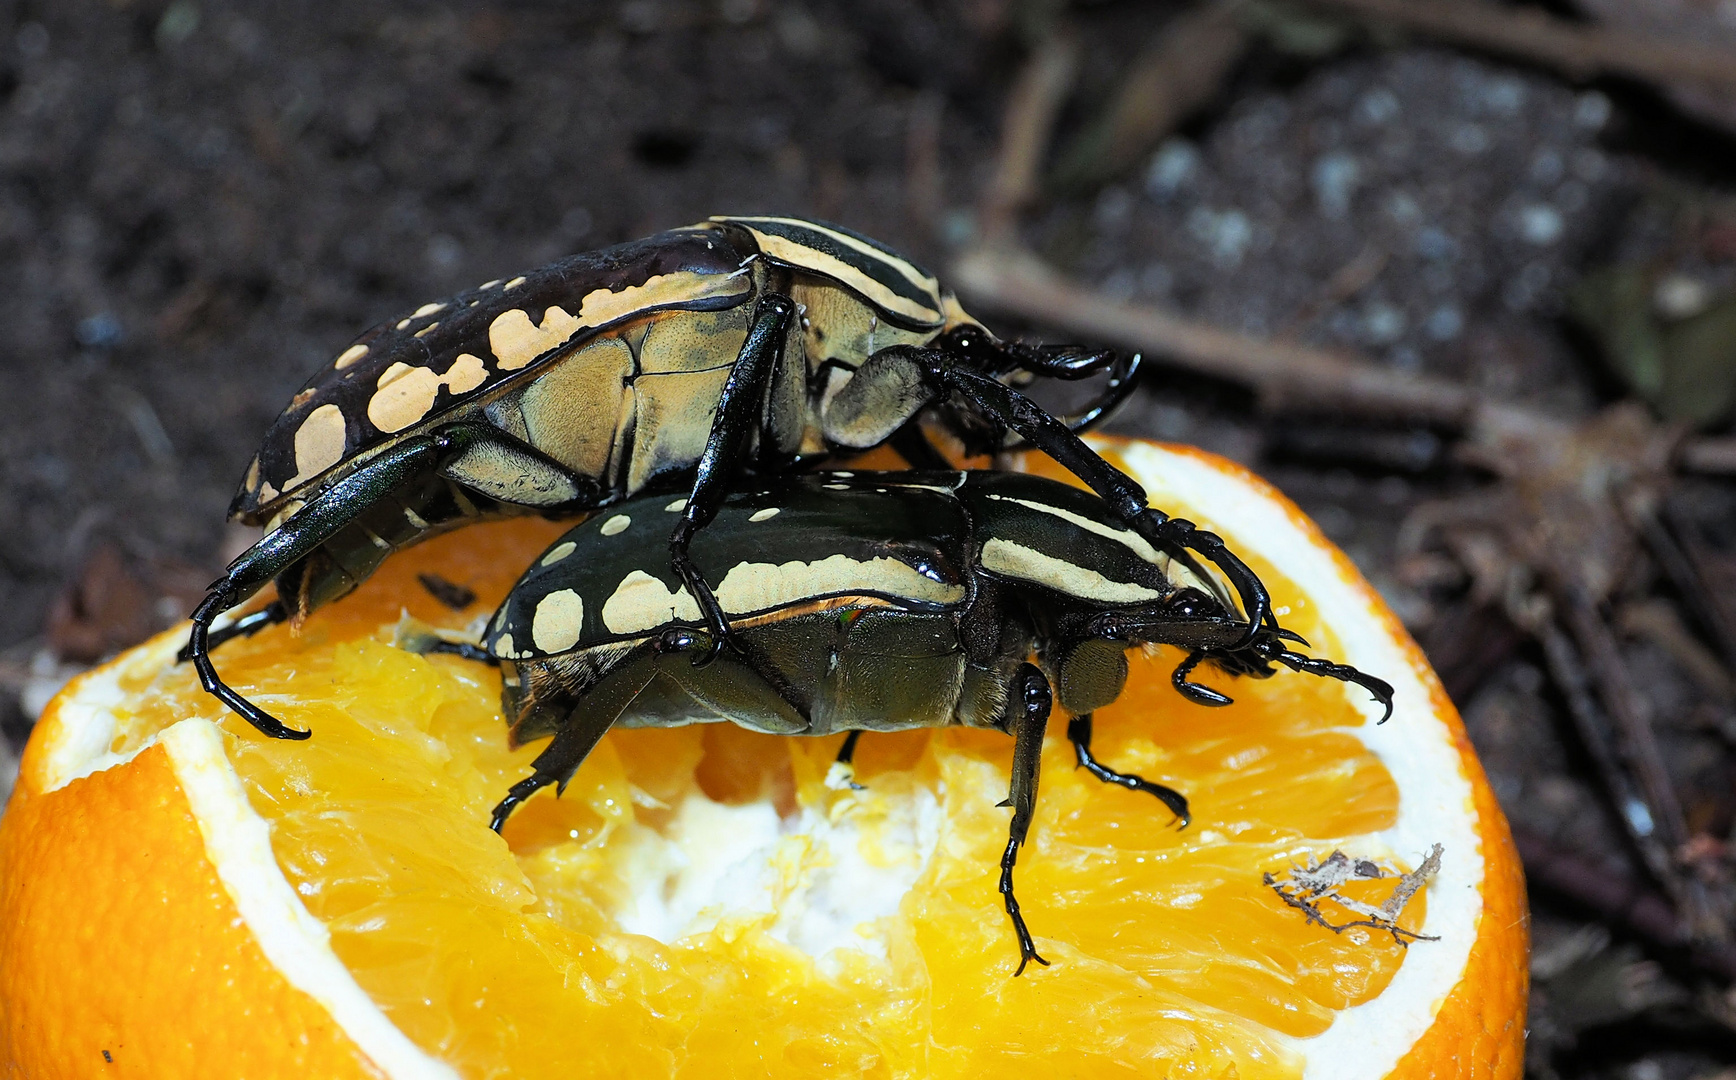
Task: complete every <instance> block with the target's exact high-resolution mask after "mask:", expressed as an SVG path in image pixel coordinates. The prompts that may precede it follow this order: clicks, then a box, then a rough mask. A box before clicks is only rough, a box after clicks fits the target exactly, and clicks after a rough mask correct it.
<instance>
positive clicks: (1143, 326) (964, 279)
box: [951, 234, 1736, 473]
mask: <svg viewBox="0 0 1736 1080" xmlns="http://www.w3.org/2000/svg"><path fill="white" fill-rule="evenodd" d="M951 273H952V280H953V281H954V282H955V283H956V284H957V286H958V288H959V289H960V291H962V292H964V293H966V294H967V296H968V298H969V299H970V300H972V301H973V302H974V303H976V304H979V305H981V306H983V307H986V308H994V309H997V310H1000V311H1003V312H1007V313H1009V314H1016V315H1019V316H1021V317H1023V318H1027V319H1030V320H1032V321H1035V322H1041V323H1044V324H1047V325H1049V326H1053V327H1055V328H1057V329H1061V330H1066V331H1068V332H1070V333H1072V334H1075V335H1077V336H1079V337H1081V338H1083V339H1085V340H1088V341H1101V342H1105V343H1108V344H1114V345H1120V346H1122V347H1123V348H1128V349H1138V350H1141V351H1143V352H1146V353H1149V354H1152V355H1154V356H1157V357H1161V358H1163V360H1164V361H1165V362H1167V363H1168V364H1170V365H1171V366H1173V367H1178V368H1181V369H1183V370H1187V371H1192V372H1195V373H1197V374H1200V375H1206V376H1209V377H1211V378H1215V379H1224V380H1227V381H1229V382H1235V383H1240V384H1241V385H1243V386H1246V387H1249V388H1250V389H1252V390H1253V391H1254V392H1255V393H1256V394H1258V395H1259V399H1260V404H1261V406H1262V407H1263V408H1265V409H1267V410H1270V411H1281V410H1284V409H1297V410H1306V409H1311V408H1312V409H1327V410H1331V411H1333V412H1338V413H1350V414H1358V415H1363V416H1369V417H1374V418H1380V419H1389V420H1400V421H1404V422H1408V423H1415V424H1426V425H1430V426H1435V427H1444V428H1450V429H1456V430H1459V431H1462V432H1465V433H1466V434H1467V435H1469V436H1470V437H1471V439H1472V441H1474V442H1479V443H1483V444H1486V445H1488V446H1491V447H1496V446H1501V445H1503V444H1504V443H1506V442H1508V441H1510V440H1511V439H1512V438H1514V437H1515V436H1517V437H1520V438H1534V437H1535V436H1536V434H1537V433H1539V432H1545V431H1548V430H1549V429H1564V428H1565V425H1563V424H1561V423H1560V422H1559V421H1556V420H1554V419H1552V418H1550V417H1547V416H1545V415H1543V414H1542V413H1538V412H1535V411H1533V410H1530V409H1525V408H1522V407H1520V406H1516V405H1510V404H1507V403H1504V402H1499V401H1491V400H1489V399H1488V398H1487V397H1485V396H1483V395H1482V394H1481V393H1479V392H1478V391H1476V390H1473V389H1471V388H1470V387H1466V386H1462V385H1460V384H1458V383H1454V382H1449V381H1447V380H1445V379H1435V378H1430V377H1429V376H1426V375H1414V374H1407V373H1403V372H1399V371H1393V370H1389V369H1386V368H1380V367H1376V366H1374V365H1373V364H1370V363H1368V362H1367V361H1365V360H1363V359H1361V358H1360V357H1358V356H1356V355H1354V354H1352V353H1347V352H1342V351H1338V350H1333V349H1322V348H1318V347H1315V346H1311V345H1302V344H1299V343H1296V342H1292V341H1274V340H1271V339H1269V338H1261V337H1254V336H1252V335H1248V334H1241V333H1237V332H1235V331H1232V330H1224V329H1222V328H1220V327H1216V326H1212V325H1210V324H1209V323H1204V322H1200V321H1198V320H1195V319H1189V318H1186V317H1185V316H1182V315H1178V314H1175V313H1173V312H1169V311H1165V310H1163V309H1161V308H1158V307H1155V306H1150V305H1136V304H1130V303H1126V302H1123V301H1120V300H1113V299H1110V298H1109V297H1106V296H1104V295H1102V294H1101V293H1098V292H1096V291H1094V290H1092V289H1090V288H1088V287H1086V286H1084V285H1081V284H1079V283H1077V282H1074V281H1071V280H1069V279H1068V278H1066V277H1065V276H1063V275H1062V274H1061V273H1060V272H1058V271H1056V270H1055V269H1054V268H1053V267H1051V266H1049V265H1048V264H1046V263H1044V262H1043V261H1042V260H1041V259H1040V258H1038V257H1037V255H1036V254H1034V253H1033V252H1031V251H1030V250H1029V249H1028V248H1025V247H1022V246H1019V245H1016V244H1014V243H1011V242H1009V241H1008V240H1007V239H1006V237H1005V235H1004V234H1003V236H1002V238H1001V239H1000V240H999V241H998V242H996V241H994V240H993V239H992V238H991V239H990V240H988V241H987V242H985V243H982V244H978V245H977V246H975V247H972V248H968V249H966V250H965V251H964V252H962V253H961V254H960V255H959V256H958V258H957V259H955V260H954V262H953V264H952V267H951ZM1725 442H1733V443H1736V440H1729V439H1711V438H1707V439H1687V440H1684V441H1683V442H1682V443H1681V444H1680V446H1679V448H1678V450H1677V458H1678V460H1681V459H1686V458H1691V459H1692V460H1693V461H1694V462H1695V463H1696V464H1697V466H1698V467H1699V469H1700V471H1702V472H1720V471H1728V472H1730V473H1736V447H1733V448H1732V449H1731V451H1730V452H1729V453H1728V454H1725V453H1724V450H1723V447H1722V446H1721V444H1722V443H1725Z"/></svg>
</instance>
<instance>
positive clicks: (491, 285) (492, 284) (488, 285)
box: [476, 278, 500, 292]
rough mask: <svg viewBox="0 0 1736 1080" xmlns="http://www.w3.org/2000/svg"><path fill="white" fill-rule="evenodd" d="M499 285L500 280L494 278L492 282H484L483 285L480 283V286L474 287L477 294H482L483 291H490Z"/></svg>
mask: <svg viewBox="0 0 1736 1080" xmlns="http://www.w3.org/2000/svg"><path fill="white" fill-rule="evenodd" d="M499 284H500V279H499V278H495V279H494V280H493V281H485V282H483V283H482V284H480V285H478V286H477V287H476V291H477V292H483V291H485V290H487V289H492V288H494V287H495V286H496V285H499Z"/></svg>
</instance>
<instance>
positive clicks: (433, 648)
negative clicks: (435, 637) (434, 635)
mask: <svg viewBox="0 0 1736 1080" xmlns="http://www.w3.org/2000/svg"><path fill="white" fill-rule="evenodd" d="M434 653H445V654H446V655H448V656H456V657H459V658H460V659H464V660H472V661H475V662H476V663H478V664H487V665H488V666H489V667H499V666H500V657H498V656H496V655H494V654H493V653H491V652H489V651H488V650H486V649H484V648H483V647H482V646H480V645H472V644H471V643H470V642H468V641H436V642H434V643H433V644H431V645H429V646H428V648H427V650H426V651H424V652H423V653H422V655H423V656H429V655H432V654H434Z"/></svg>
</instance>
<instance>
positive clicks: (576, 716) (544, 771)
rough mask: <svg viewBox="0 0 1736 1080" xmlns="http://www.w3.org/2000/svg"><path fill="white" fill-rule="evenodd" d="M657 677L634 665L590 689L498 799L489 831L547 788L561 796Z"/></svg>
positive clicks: (653, 671)
mask: <svg viewBox="0 0 1736 1080" xmlns="http://www.w3.org/2000/svg"><path fill="white" fill-rule="evenodd" d="M656 677H657V669H656V668H655V667H653V666H651V665H649V664H643V665H635V666H633V667H630V668H627V669H625V670H624V671H622V672H621V675H620V677H618V678H614V679H604V680H603V681H602V682H600V683H598V684H597V685H596V686H594V687H592V688H591V689H590V691H589V692H588V693H586V694H585V696H584V697H582V698H580V699H579V701H578V703H577V704H575V705H574V706H573V711H572V712H570V713H568V714H567V719H566V722H565V723H563V724H562V725H561V727H560V730H559V731H557V732H556V733H555V737H554V741H553V742H551V743H549V744H548V745H547V746H545V747H543V751H542V753H540V754H538V755H537V756H536V760H534V761H532V762H531V763H530V767H531V774H530V775H529V776H527V777H525V778H524V779H523V780H520V781H519V782H518V783H516V784H514V785H512V787H510V788H508V789H507V791H506V798H504V799H502V800H500V802H499V803H498V804H497V805H496V806H495V808H494V811H493V813H492V814H491V815H490V817H489V822H488V827H489V828H491V829H493V830H494V831H495V832H499V831H500V830H501V828H502V827H503V826H504V825H505V824H506V819H507V818H508V817H510V816H511V815H512V812H513V810H515V809H517V807H518V805H519V804H520V803H522V802H524V801H525V800H526V799H528V798H530V797H531V796H532V795H535V794H536V793H537V792H538V791H540V790H541V789H543V788H545V787H548V786H549V785H550V784H554V785H555V794H557V795H559V794H561V793H563V792H565V791H566V790H567V784H568V782H569V781H571V780H572V778H573V774H574V773H575V772H578V771H579V766H580V765H583V764H584V763H585V759H586V758H587V757H589V756H590V755H591V750H592V749H593V748H595V747H596V745H597V741H598V740H599V739H601V738H602V737H603V736H604V735H605V734H607V733H608V730H609V729H610V728H611V727H614V726H615V721H616V720H618V719H620V717H621V714H622V713H623V712H626V711H627V706H629V705H631V704H633V700H634V699H635V698H637V697H638V696H639V695H640V694H642V693H644V692H645V688H646V687H647V686H649V685H651V680H652V679H654V678H656Z"/></svg>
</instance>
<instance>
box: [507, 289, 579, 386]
mask: <svg viewBox="0 0 1736 1080" xmlns="http://www.w3.org/2000/svg"><path fill="white" fill-rule="evenodd" d="M579 326H580V322H579V320H578V319H577V318H575V317H574V316H572V315H568V314H567V312H566V309H564V308H562V307H561V306H560V305H558V304H554V305H550V307H549V309H548V310H547V311H545V312H543V320H542V325H541V326H537V325H536V324H535V323H533V322H531V321H530V314H529V313H528V312H526V311H525V310H524V309H522V308H513V309H512V310H511V311H505V312H502V313H501V314H500V315H498V316H497V317H496V318H495V320H494V322H492V323H490V324H489V326H488V347H489V348H490V349H492V350H494V356H495V359H496V360H498V361H499V362H500V369H501V370H502V371H517V370H518V369H519V368H521V367H524V366H525V365H526V364H528V363H530V362H531V361H532V360H535V359H536V358H537V357H539V356H541V355H542V354H543V353H546V352H548V351H549V350H550V349H553V348H555V347H556V346H558V345H561V344H563V343H564V342H565V341H566V340H567V339H568V338H570V337H572V336H573V334H574V332H575V331H577V330H578V329H579Z"/></svg>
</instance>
